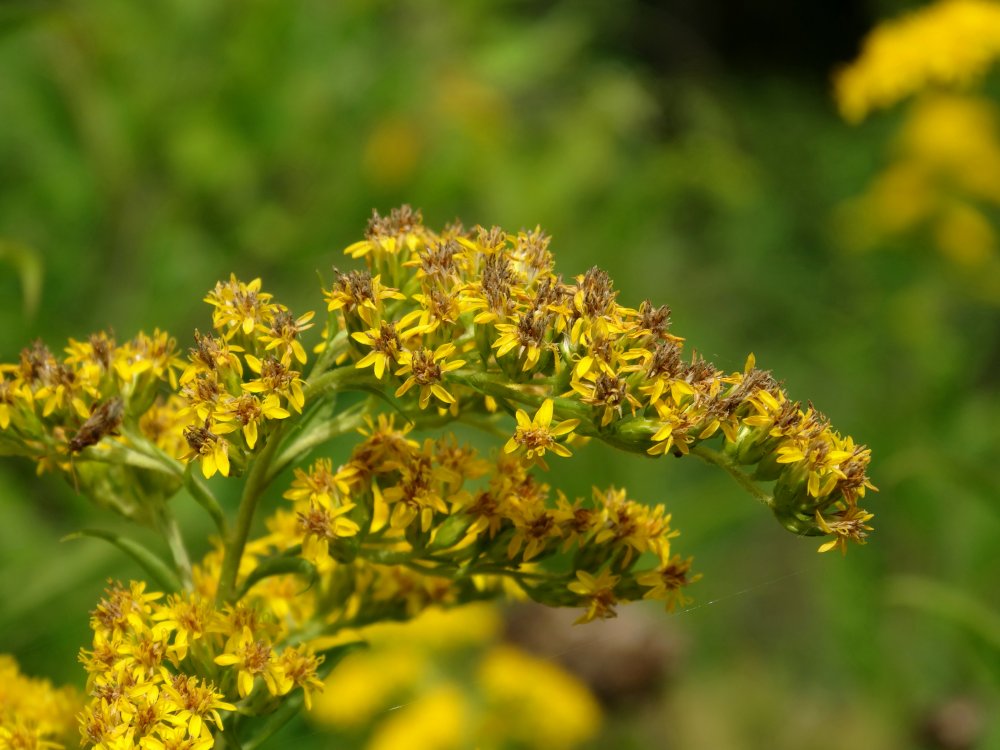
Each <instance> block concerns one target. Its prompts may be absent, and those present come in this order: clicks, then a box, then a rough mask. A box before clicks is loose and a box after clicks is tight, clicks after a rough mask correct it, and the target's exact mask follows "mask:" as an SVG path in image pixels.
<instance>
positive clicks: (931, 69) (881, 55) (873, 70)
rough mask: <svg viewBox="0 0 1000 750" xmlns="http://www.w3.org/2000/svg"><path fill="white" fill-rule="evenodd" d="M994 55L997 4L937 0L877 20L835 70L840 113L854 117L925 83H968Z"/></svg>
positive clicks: (999, 49)
mask: <svg viewBox="0 0 1000 750" xmlns="http://www.w3.org/2000/svg"><path fill="white" fill-rule="evenodd" d="M998 56H1000V5H998V4H997V3H995V2H992V1H991V0H940V1H939V2H936V3H933V4H931V5H928V6H925V7H923V8H920V9H919V10H917V11H914V12H911V13H908V14H906V15H904V16H902V17H900V18H898V19H895V20H892V21H887V22H885V23H882V24H880V25H879V26H877V27H876V28H875V30H874V31H872V32H871V33H870V34H869V35H868V37H867V38H866V39H865V41H864V46H863V48H862V51H861V55H860V56H859V57H858V59H857V60H855V61H854V62H853V63H852V64H851V65H850V66H848V67H847V68H845V69H844V70H843V71H841V72H840V73H839V74H838V75H837V77H836V80H835V85H836V93H837V103H838V104H839V106H840V111H841V114H842V115H843V116H844V118H845V119H847V120H849V121H851V122H858V121H860V120H863V119H864V118H865V117H866V116H867V115H868V113H869V112H870V111H871V110H873V109H877V108H880V107H888V106H891V105H893V104H895V103H896V102H898V101H899V100H900V99H903V98H905V97H907V96H910V95H911V94H914V93H916V92H917V91H920V90H921V89H924V88H927V87H929V86H934V85H942V84H943V85H946V86H962V85H964V84H968V83H969V82H971V81H974V80H975V79H978V78H980V77H981V76H982V75H983V74H984V73H985V72H986V71H987V70H988V69H989V67H990V66H991V65H992V64H993V63H994V62H995V61H996V59H997V57H998Z"/></svg>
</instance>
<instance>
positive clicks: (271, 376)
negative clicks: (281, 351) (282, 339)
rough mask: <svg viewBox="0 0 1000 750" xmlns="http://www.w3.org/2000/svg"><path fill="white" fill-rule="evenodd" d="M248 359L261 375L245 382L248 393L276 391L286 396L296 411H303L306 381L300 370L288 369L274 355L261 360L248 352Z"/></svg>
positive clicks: (253, 368) (251, 366)
mask: <svg viewBox="0 0 1000 750" xmlns="http://www.w3.org/2000/svg"><path fill="white" fill-rule="evenodd" d="M246 360H247V365H248V366H249V367H250V369H251V370H253V371H254V372H255V373H257V374H258V375H259V377H258V378H256V379H254V380H251V381H250V382H249V383H244V384H243V390H244V391H246V392H247V393H274V394H277V395H279V396H284V397H285V398H287V399H288V403H290V404H291V405H292V408H293V409H295V411H297V412H299V413H302V407H303V406H304V405H305V402H306V397H305V394H304V393H303V391H302V386H303V385H304V383H303V381H302V378H300V377H299V373H298V372H296V371H295V370H290V369H288V367H287V365H285V364H284V363H283V362H282V361H281V360H279V359H277V358H275V357H272V356H268V357H265V358H264V359H263V360H260V359H257V358H256V357H255V356H253V355H252V354H247V355H246Z"/></svg>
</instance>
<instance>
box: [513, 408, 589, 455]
mask: <svg viewBox="0 0 1000 750" xmlns="http://www.w3.org/2000/svg"><path fill="white" fill-rule="evenodd" d="M553 407H554V404H553V401H552V399H550V398H547V399H545V401H543V402H542V405H541V406H540V407H538V411H537V412H535V416H534V417H529V416H528V414H527V412H525V411H524V410H523V409H518V410H517V414H516V417H517V430H516V431H515V433H514V437H512V438H511V439H510V440H508V441H507V444H506V445H505V446H504V452H505V453H513V452H514V451H516V450H518V449H519V448H524V449H525V450H526V451H527V455H528V459H529V460H530V459H534V458H535V457H536V456H537V457H538V458H541V457H542V456H544V455H545V451H547V450H550V451H552V452H553V453H555V454H556V455H557V456H562V457H564V458H565V457H567V456H571V455H572V452H571V451H570V449H569V448H567V447H566V446H565V445H563V444H562V443H558V442H556V438H558V437H562V436H563V435H569V434H570V433H571V432H573V430H575V429H576V427H577V425H579V424H580V420H579V419H567V420H564V421H562V422H559V423H558V424H556V425H554V426H552V413H553Z"/></svg>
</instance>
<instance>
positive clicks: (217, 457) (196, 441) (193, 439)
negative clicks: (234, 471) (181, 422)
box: [184, 421, 229, 479]
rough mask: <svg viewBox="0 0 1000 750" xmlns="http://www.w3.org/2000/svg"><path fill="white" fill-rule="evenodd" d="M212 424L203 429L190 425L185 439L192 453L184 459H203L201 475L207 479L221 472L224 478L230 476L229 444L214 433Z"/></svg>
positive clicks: (206, 423) (185, 433) (207, 423)
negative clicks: (211, 427)
mask: <svg viewBox="0 0 1000 750" xmlns="http://www.w3.org/2000/svg"><path fill="white" fill-rule="evenodd" d="M210 424H211V423H210V422H207V421H206V422H205V425H204V426H203V427H197V426H195V425H190V426H188V427H185V428H184V439H185V440H187V443H188V446H189V447H190V448H191V450H190V452H189V453H188V454H187V455H186V456H185V457H184V459H185V460H187V461H191V460H193V459H194V458H200V459H201V473H202V474H204V475H205V478H206V479H210V478H211V477H213V476H215V472H219V473H220V474H222V476H224V477H228V476H229V443H228V442H227V441H226V439H225V438H224V437H221V436H220V435H218V434H217V433H215V432H212V430H211V429H209V427H210Z"/></svg>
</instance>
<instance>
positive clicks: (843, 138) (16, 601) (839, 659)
mask: <svg viewBox="0 0 1000 750" xmlns="http://www.w3.org/2000/svg"><path fill="white" fill-rule="evenodd" d="M643 8H644V6H643V5H642V4H639V3H636V4H632V3H621V4H619V3H608V4H605V5H603V6H602V5H601V4H580V3H572V2H565V3H548V4H545V5H539V6H536V5H533V4H527V3H496V2H486V0H477V1H476V2H467V3H453V2H446V0H432V1H430V2H424V1H421V2H417V1H416V0H411V2H404V3H388V2H362V1H361V0H348V1H345V2H337V3H326V2H318V1H317V2H300V3H294V2H283V1H279V0H252V1H251V2H242V3H236V2H222V1H221V0H161V1H159V2H149V3H135V2H127V1H126V0H104V1H103V2H101V3H89V4H88V3H83V2H78V3H28V2H16V3H10V2H8V3H5V4H0V19H2V20H3V23H2V25H0V71H2V77H0V123H2V124H0V241H2V243H3V244H0V264H3V265H2V267H3V272H2V273H0V294H2V299H3V300H4V304H3V305H2V306H0V355H2V359H3V361H12V360H14V359H16V357H17V354H18V352H19V350H20V348H21V347H22V346H24V345H25V344H27V343H28V342H29V341H30V340H32V339H33V338H34V337H36V336H42V337H43V338H45V339H46V340H47V341H48V343H49V344H50V345H51V346H52V347H53V348H56V347H58V346H59V345H60V342H62V341H64V340H65V339H66V338H67V337H70V336H72V337H76V338H80V337H83V336H85V335H86V334H87V333H89V332H90V331H91V330H96V329H100V328H106V327H111V328H113V329H114V331H115V332H116V334H117V335H118V336H119V337H120V338H126V337H129V336H131V335H132V334H133V333H134V332H135V331H136V330H137V329H139V328H145V329H151V328H153V327H155V326H159V327H162V328H166V329H169V330H170V331H171V332H173V333H174V335H176V336H177V337H178V338H179V340H180V341H181V342H182V345H184V346H187V345H188V343H189V342H190V340H191V333H192V331H193V329H194V328H195V327H201V328H202V329H205V328H207V327H208V326H209V316H208V312H207V307H206V306H204V305H202V304H201V302H200V300H201V298H202V296H203V295H204V293H205V292H206V291H207V290H208V289H209V288H210V287H211V286H212V285H213V284H214V282H215V281H216V279H218V278H221V277H226V276H228V274H229V273H230V272H235V273H237V274H238V275H239V276H240V277H241V278H244V279H250V278H253V277H255V276H262V277H263V278H264V283H265V287H266V288H268V289H270V290H273V291H275V292H276V293H277V294H278V297H279V299H280V300H281V301H283V302H285V303H286V304H288V305H289V306H290V307H291V308H292V309H293V311H296V312H301V311H305V310H307V309H317V310H318V309H321V306H322V299H321V297H320V294H319V278H318V277H317V271H318V272H319V273H320V274H322V275H323V276H324V277H325V278H329V277H330V272H331V267H332V266H333V265H335V264H336V265H340V266H341V267H347V266H348V265H349V263H348V261H346V260H345V259H344V258H343V256H342V254H341V249H342V248H343V247H344V246H346V245H347V244H349V243H350V242H352V241H354V240H356V239H358V238H360V236H361V234H362V232H363V230H364V226H365V222H366V220H367V218H368V216H369V215H370V212H371V209H372V208H378V209H380V210H383V211H386V210H388V209H389V208H391V207H393V206H395V205H399V204H401V203H403V202H409V203H411V204H413V205H414V206H416V207H420V208H422V210H423V213H424V216H425V219H426V221H427V223H429V224H431V225H432V226H441V225H443V224H444V223H445V222H448V221H450V220H452V219H454V218H456V217H459V218H461V219H462V220H463V221H464V222H465V223H466V224H467V225H473V224H476V223H483V224H486V225H490V224H500V225H503V226H504V227H506V228H508V229H512V230H516V229H518V228H522V227H533V226H535V225H536V224H538V225H541V226H542V227H543V228H544V229H546V230H547V231H548V232H549V233H551V234H552V235H554V238H555V239H554V241H553V244H552V248H553V250H554V252H555V254H556V258H557V265H558V269H559V270H561V272H562V273H563V274H565V275H566V276H573V275H576V274H578V273H582V272H583V271H585V270H586V269H587V268H589V267H590V266H591V265H593V264H600V265H601V266H603V267H605V268H606V269H607V270H608V271H609V272H610V273H611V275H612V277H613V278H614V279H615V281H616V282H617V284H618V286H619V288H620V289H621V297H620V299H621V301H622V302H623V303H625V304H629V305H637V304H638V303H639V302H640V301H641V300H642V299H644V298H646V297H649V298H651V299H652V300H653V301H654V302H656V303H669V304H670V305H671V307H672V308H673V311H674V330H675V332H676V333H679V334H680V335H682V336H685V337H686V338H687V340H688V346H689V347H690V348H693V349H697V350H698V351H699V352H701V353H702V354H704V355H705V356H706V357H708V358H709V359H711V360H712V361H714V362H715V363H716V364H717V365H719V366H721V367H723V368H725V369H736V368H740V367H742V365H743V362H744V360H745V357H746V355H747V353H748V352H750V351H753V352H754V353H755V354H756V356H757V362H758V364H759V365H761V366H763V367H766V368H770V369H773V370H774V372H775V374H776V376H777V377H778V378H779V379H780V380H783V381H784V382H785V384H786V387H787V389H788V390H789V392H790V394H791V395H792V397H793V398H797V399H803V400H807V399H811V400H812V401H813V402H814V403H815V404H816V406H817V407H818V408H819V409H821V410H822V411H824V412H825V413H826V414H827V415H828V416H829V417H830V418H831V420H832V421H833V423H834V425H835V426H837V427H838V429H840V430H841V431H842V432H845V433H850V434H852V435H854V436H855V438H856V439H858V440H859V441H861V442H864V443H867V444H869V445H870V446H871V447H872V449H873V461H872V466H871V474H872V477H873V480H874V482H875V483H876V484H877V485H878V486H879V488H880V490H881V492H880V493H878V494H877V495H874V496H873V497H872V498H871V501H870V503H869V506H870V509H871V510H872V511H873V512H875V514H876V517H875V519H874V523H875V525H876V532H875V533H874V534H873V536H872V538H871V543H870V544H869V545H868V546H866V547H864V548H856V549H852V550H851V552H850V554H849V555H848V556H847V558H846V559H841V558H839V557H836V556H834V555H824V556H822V557H820V556H818V555H817V554H816V552H815V549H816V546H817V542H816V541H815V540H812V539H799V538H796V537H793V536H791V535H789V534H788V533H787V532H785V531H784V530H783V529H782V528H781V527H780V526H779V525H778V524H777V523H776V522H775V521H774V520H773V519H772V518H771V517H770V516H769V514H768V513H767V511H766V510H765V509H764V508H762V507H759V506H757V505H756V504H755V501H754V500H753V499H752V498H750V497H749V496H744V495H743V494H742V493H741V490H740V489H739V488H738V487H737V486H736V485H735V484H733V483H732V481H731V480H729V479H728V478H727V477H725V476H721V475H719V473H718V472H715V471H713V470H711V469H710V468H709V467H706V466H703V465H700V464H697V463H696V462H695V460H694V459H686V460H683V461H675V460H673V459H666V460H661V461H657V462H653V461H646V460H643V459H641V458H636V457H633V456H618V455H612V454H611V453H610V452H609V451H607V450H605V449H603V448H602V447H601V446H596V445H595V446H590V447H588V448H586V449H584V450H582V451H580V453H581V455H580V456H579V457H578V460H577V461H575V462H573V463H572V464H566V465H561V466H557V467H555V469H554V471H553V473H552V477H551V478H552V481H553V483H554V484H555V485H556V486H558V487H561V488H563V489H564V490H566V491H567V492H568V493H571V494H572V493H577V494H585V493H589V491H590V485H591V484H598V485H607V484H616V485H626V486H627V487H628V488H629V490H630V493H631V495H632V496H633V497H636V498H640V499H644V500H648V501H649V502H661V501H662V502H666V503H667V504H668V506H669V507H670V508H671V509H672V511H673V513H674V521H675V523H676V525H677V527H678V528H680V529H681V530H682V532H683V534H682V536H681V537H680V539H679V540H678V541H677V544H678V548H679V549H680V550H681V551H683V552H685V553H691V554H694V555H695V558H696V566H697V568H698V569H699V570H700V571H701V572H703V573H704V574H705V577H704V579H703V580H702V581H701V582H700V583H699V584H697V586H695V587H694V588H693V590H692V593H693V595H694V596H695V597H696V604H695V606H696V608H695V609H693V610H691V611H688V612H683V613H680V614H677V615H674V616H672V617H670V618H666V619H664V621H663V623H662V627H663V628H664V630H665V631H666V632H670V633H672V634H674V635H675V636H677V637H679V638H680V639H681V640H682V641H683V643H685V644H686V645H685V648H684V654H683V656H682V658H681V659H680V661H679V663H678V664H676V665H675V666H674V667H673V669H672V670H671V676H670V679H669V681H668V682H667V684H666V686H665V688H664V689H663V691H662V692H661V693H658V694H653V695H648V696H646V697H644V698H642V699H635V700H634V701H632V705H630V706H629V707H627V708H625V709H619V710H617V711H616V712H613V713H612V714H611V716H610V718H609V721H608V724H607V729H606V734H605V735H604V736H603V737H602V738H601V739H600V741H598V742H597V743H595V745H594V746H595V747H636V748H645V747H665V748H669V747H677V748H689V747H693V748H698V747H712V748H720V749H724V748H733V749H734V750H735V749H742V748H805V747H808V748H831V749H832V748H848V747H851V748H853V747H873V748H874V747H879V748H881V747H892V748H896V747H899V748H902V747H931V748H937V747H941V748H952V747H955V748H958V747H977V748H988V747H1000V722H998V718H997V717H998V715H1000V708H998V706H1000V626H998V624H997V622H998V618H1000V583H998V581H1000V551H998V550H1000V470H998V468H997V467H998V466H1000V429H998V427H997V425H998V423H1000V400H998V386H1000V378H998V376H997V372H998V368H1000V307H998V306H997V305H996V304H995V303H993V302H991V301H989V300H984V299H981V298H978V297H976V296H974V295H973V294H971V293H970V291H969V287H968V285H967V284H966V280H965V279H963V276H962V274H961V273H958V272H956V271H955V270H954V269H952V268H951V267H949V266H948V265H947V264H946V263H945V262H944V261H943V260H941V259H940V258H939V257H938V256H936V255H935V254H934V253H933V252H932V251H931V250H930V247H929V243H928V242H927V241H926V239H925V238H921V237H913V238H911V239H910V240H908V241H905V242H902V241H901V242H900V243H899V244H898V246H896V247H894V248H892V249H891V250H888V251H884V252H872V253H853V252H849V251H847V250H846V249H845V248H844V243H843V242H841V241H840V238H839V232H838V224H837V219H836V217H837V208H838V206H839V205H840V204H841V202H842V201H843V200H844V199H846V198H848V197H850V196H853V195H857V194H858V193H860V192H861V191H862V190H863V188H864V186H865V184H866V183H867V181H868V180H869V179H870V177H871V176H872V175H873V174H874V173H875V172H876V171H877V169H878V167H879V165H880V164H881V163H884V160H885V156H884V147H885V143H886V141H887V138H888V135H889V134H890V133H891V132H892V128H893V126H894V124H895V118H894V115H892V114H890V115H885V116H881V117H878V118H875V119H874V120H873V121H872V122H871V123H870V124H866V125H864V126H862V127H859V128H851V127H848V126H847V125H845V124H843V123H842V122H840V121H839V120H838V119H837V117H836V114H835V112H834V108H833V106H832V104H831V102H830V101H829V98H828V97H829V91H828V86H827V84H826V81H825V80H822V79H821V78H820V77H817V76H808V75H798V74H797V72H796V71H795V70H794V69H788V70H774V71H770V72H767V73H764V72H752V71H751V72H747V71H744V70H741V69H740V68H739V67H738V66H732V65H728V66H727V65H725V64H722V63H719V64H717V65H714V66H712V65H709V66H703V67H702V68H701V69H699V70H697V71H693V72H692V71H691V70H688V69H685V68H684V67H683V66H679V67H678V69H673V68H670V67H669V66H659V67H658V66H656V65H652V64H650V63H649V61H648V60H643V59H642V58H640V57H639V56H633V55H630V54H628V52H629V49H628V44H627V37H626V36H625V35H624V34H623V33H621V29H622V28H623V27H626V26H628V24H629V22H630V21H629V14H630V13H636V14H638V15H639V16H641V13H642V11H643ZM645 10H646V11H648V8H646V9H645ZM650 18H654V16H653V15H650ZM655 18H659V16H655ZM631 23H642V21H641V20H639V21H635V20H632V21H631ZM678 34H680V32H679V31H677V30H672V35H665V37H664V38H665V39H676V36H677V35H678ZM665 43H666V42H665ZM26 259H27V260H26ZM26 268H27V270H25V269H26ZM32 269H35V270H32ZM39 269H40V270H41V280H40V286H38V282H37V279H38V270H39ZM32 279H36V281H33V280H32ZM36 286H37V289H38V290H39V291H37V294H38V298H37V311H35V312H34V313H32V306H33V303H32V298H31V295H32V294H33V293H34V292H33V291H32V290H33V289H35V288H36ZM26 295H27V296H26ZM339 455H341V456H342V455H343V453H342V452H341V453H340V454H339ZM0 471H2V473H0V602H3V603H2V604H0V651H12V652H14V653H15V654H16V655H17V656H18V658H19V659H20V660H21V662H22V664H23V665H24V667H25V669H26V670H29V671H34V672H36V673H39V674H46V675H49V676H51V677H53V678H55V679H59V680H72V681H75V682H77V683H80V682H82V679H81V670H79V669H78V667H77V665H76V663H75V658H76V651H77V649H78V647H79V646H80V645H81V644H83V643H84V642H85V641H86V639H87V636H88V631H87V615H86V613H87V611H88V610H89V609H90V608H91V607H92V606H93V603H94V601H95V600H96V597H97V596H98V595H99V592H100V590H101V588H102V586H103V580H104V579H105V578H106V577H108V576H111V575H113V576H115V577H118V578H125V577H127V576H129V575H138V572H137V571H136V570H134V569H133V568H131V567H129V563H127V562H126V561H124V560H123V559H122V558H120V557H118V556H117V555H116V554H115V553H114V552H113V551H109V550H105V549H104V548H103V547H100V546H99V543H98V542H97V541H94V540H82V541H74V542H67V543H65V544H61V545H60V544H59V543H58V539H59V538H60V537H61V536H63V535H64V534H66V533H69V532H70V531H72V530H74V529H76V528H78V527H79V526H81V525H84V524H86V525H105V526H113V525H114V524H115V523H116V522H115V521H114V519H112V518H110V517H109V516H107V515H102V514H99V513H97V512H96V511H94V510H92V509H90V508H89V507H86V506H85V505H84V503H83V501H82V500H79V499H77V498H76V497H75V496H74V495H73V493H72V491H71V489H70V488H68V487H66V486H64V485H62V484H60V483H59V482H57V481H56V480H54V479H53V478H51V477H46V478H43V479H42V480H38V479H36V478H35V476H34V472H33V467H31V466H27V465H23V464H19V463H15V462H13V461H10V460H5V461H4V462H3V464H2V466H0ZM276 496H277V494H275V497H276ZM178 504H179V506H180V507H179V512H180V514H181V515H182V518H183V520H184V523H185V525H186V528H187V529H188V530H189V535H190V537H191V538H193V539H198V538H200V537H204V536H205V535H206V534H207V533H208V527H207V525H206V524H205V522H204V521H203V519H201V517H200V516H199V515H198V512H197V509H196V508H194V507H192V505H193V504H191V503H190V502H189V501H187V500H186V499H184V498H181V499H179V500H178ZM272 507H273V506H272ZM95 514H96V518H95ZM196 547H197V549H198V551H199V552H200V551H202V550H203V549H204V542H201V543H200V545H198V544H196ZM590 647H592V648H595V649H598V648H600V642H599V641H598V642H597V643H595V644H593V645H592V646H590ZM956 701H958V705H963V706H966V707H967V708H968V709H969V710H968V711H966V712H965V714H961V712H958V713H959V714H960V715H961V716H964V717H965V719H964V720H961V721H959V722H958V723H959V724H960V728H962V727H964V728H965V729H970V727H971V730H970V731H971V732H972V735H973V737H974V738H976V739H975V741H974V742H973V744H971V745H969V744H966V745H963V744H947V743H944V742H942V741H930V740H927V739H926V737H927V731H926V726H927V725H928V723H932V722H933V721H935V720H937V721H940V720H942V719H941V717H942V716H943V715H944V714H945V713H947V709H948V707H949V706H952V707H953V706H954V705H956V703H955V702H956ZM952 713H953V714H954V713H955V712H954V711H953V712H952ZM963 722H964V723H963ZM939 734H940V733H939ZM293 737H294V740H295V741H296V742H299V741H301V742H303V743H307V742H308V743H312V745H314V746H316V747H325V746H327V743H328V739H327V738H325V737H324V736H323V735H319V734H316V733H315V731H314V730H312V729H310V728H308V727H304V726H298V727H296V728H293V729H291V730H289V734H287V735H285V738H286V740H285V741H286V742H289V743H290V742H292V738H293ZM278 744H281V743H280V741H279V742H278Z"/></svg>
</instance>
